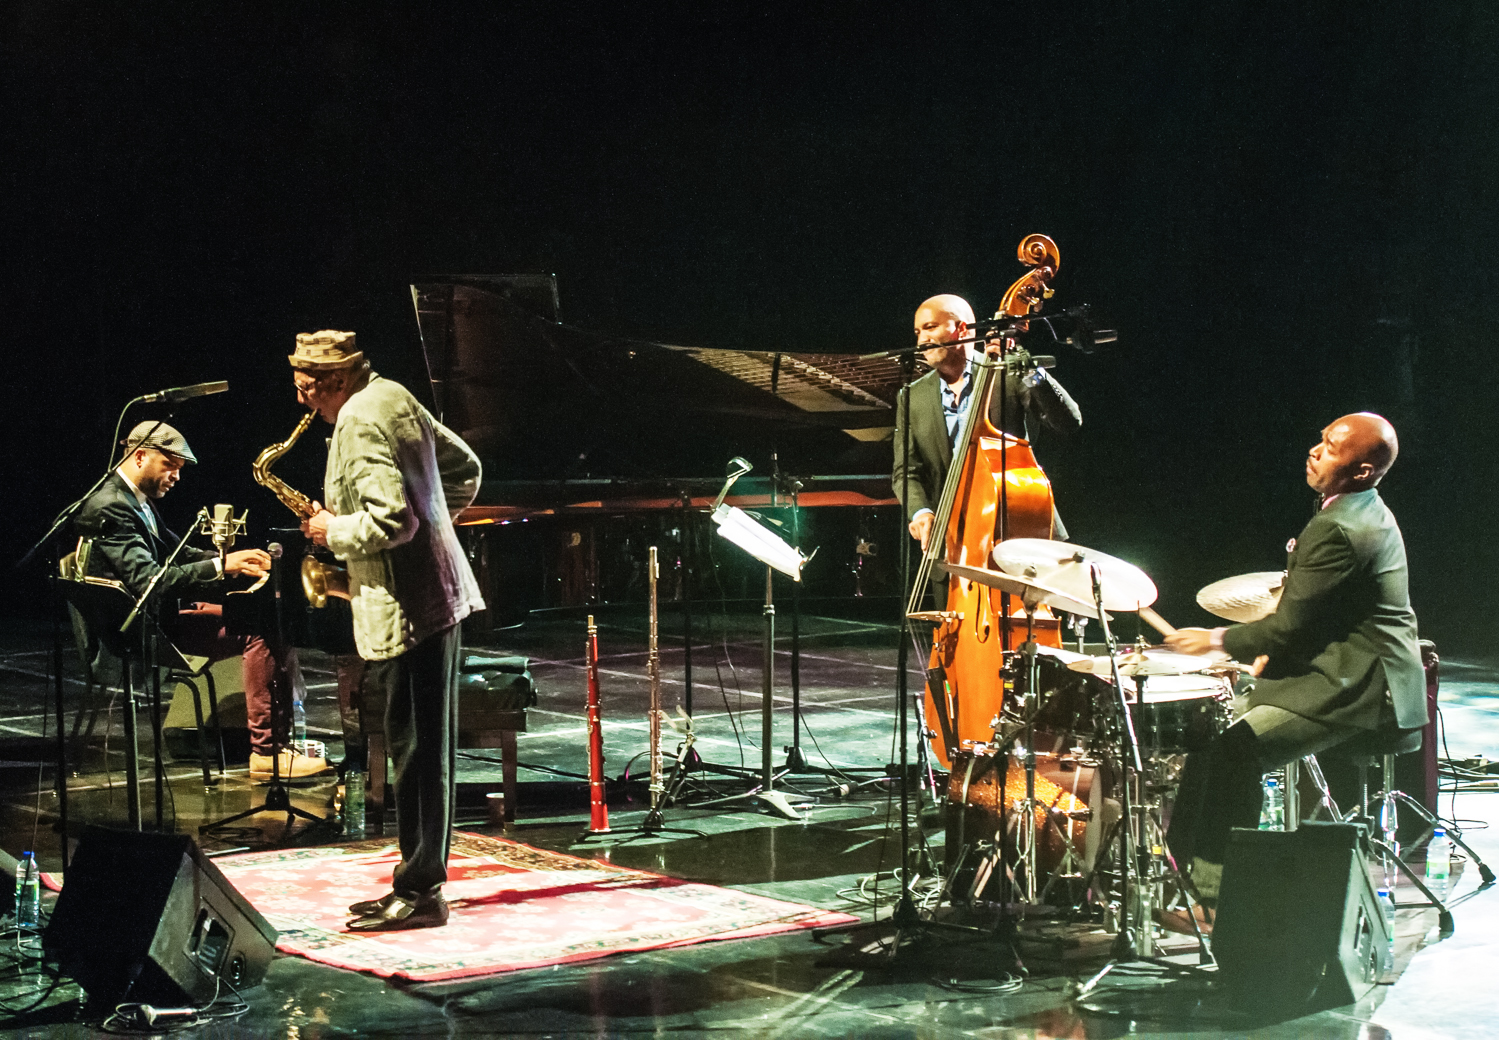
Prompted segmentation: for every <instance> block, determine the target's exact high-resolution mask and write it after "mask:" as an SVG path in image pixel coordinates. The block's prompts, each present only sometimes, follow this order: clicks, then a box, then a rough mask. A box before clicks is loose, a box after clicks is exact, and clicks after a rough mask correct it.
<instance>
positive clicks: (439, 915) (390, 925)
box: [345, 890, 448, 932]
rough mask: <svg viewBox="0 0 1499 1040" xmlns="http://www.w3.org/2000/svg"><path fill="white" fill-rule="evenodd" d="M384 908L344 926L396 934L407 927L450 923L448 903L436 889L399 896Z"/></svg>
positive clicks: (358, 929)
mask: <svg viewBox="0 0 1499 1040" xmlns="http://www.w3.org/2000/svg"><path fill="white" fill-rule="evenodd" d="M391 895H392V896H394V899H392V901H391V903H390V904H389V905H388V906H386V907H385V908H384V909H382V910H380V911H378V912H376V913H372V914H366V915H365V916H363V917H357V918H355V919H354V920H352V921H350V922H349V923H348V924H347V925H346V926H345V927H347V928H348V929H349V931H351V932H396V931H401V930H403V929H406V928H437V927H440V926H441V925H445V924H447V923H448V901H447V900H446V899H444V898H443V897H442V893H441V892H439V891H436V890H433V891H431V892H428V893H426V894H425V895H420V896H415V897H410V896H400V895H396V894H395V893H394V892H392V893H391Z"/></svg>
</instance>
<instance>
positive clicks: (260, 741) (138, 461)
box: [74, 422, 331, 781]
mask: <svg viewBox="0 0 1499 1040" xmlns="http://www.w3.org/2000/svg"><path fill="white" fill-rule="evenodd" d="M197 461H198V460H197V458H196V457H195V456H194V455H193V452H192V449H191V448H189V447H188V446H187V440H186V439H185V438H184V437H183V436H182V434H181V433H179V432H177V430H175V429H174V428H172V427H171V426H168V425H166V424H165V423H160V424H157V423H151V422H143V423H140V424H138V425H137V426H136V427H135V428H134V429H133V430H131V431H130V436H129V437H127V438H125V455H124V458H123V459H121V461H120V464H119V466H118V467H116V469H115V471H114V472H113V473H111V474H110V476H109V479H108V480H106V481H105V482H104V484H103V485H102V486H101V487H100V488H99V490H98V491H96V492H94V494H93V495H92V496H91V497H90V498H89V500H88V501H87V502H85V503H84V505H83V508H82V510H80V511H79V514H78V519H77V520H76V521H75V522H74V526H75V527H76V529H77V531H78V534H79V536H80V538H81V539H83V542H82V543H80V550H81V551H80V553H79V558H80V559H81V560H84V561H85V566H86V567H87V568H88V573H89V574H91V575H94V576H96V577H102V578H112V579H114V580H116V581H119V582H122V583H123V584H124V586H125V588H126V589H127V590H129V592H130V594H131V595H133V596H139V595H140V594H141V592H142V591H144V590H145V588H146V585H147V584H149V583H150V581H151V576H152V575H153V574H155V573H156V571H157V570H159V569H160V568H161V564H162V562H163V561H164V560H165V559H166V558H167V556H169V555H170V554H171V552H172V549H173V548H175V547H176V545H177V540H178V539H177V536H176V535H175V534H173V533H172V532H171V531H168V530H167V529H166V527H165V526H164V525H163V524H162V521H161V517H160V515H159V514H158V513H157V512H156V506H155V504H154V503H155V500H156V499H159V498H161V497H162V496H163V495H165V494H166V493H167V492H168V491H170V490H171V489H172V487H173V486H174V485H175V484H176V483H177V480H178V478H179V477H180V476H181V474H182V469H183V467H184V466H186V465H189V464H191V463H195V462H197ZM85 544H86V546H87V549H86V551H82V550H83V549H84V545H85ZM177 559H178V561H179V562H177V563H174V564H173V565H172V566H171V567H168V568H167V571H166V573H165V574H163V575H162V577H161V580H160V581H159V582H158V583H157V585H156V593H155V594H156V596H157V602H158V603H160V604H161V605H162V606H161V626H162V629H163V631H165V633H166V635H167V637H168V638H170V639H171V640H172V643H173V644H174V645H175V646H176V647H177V648H178V649H179V650H181V651H182V652H183V653H184V654H189V655H192V656H196V657H207V658H208V659H209V660H213V661H222V660H225V659H227V658H230V657H233V656H235V655H236V654H242V655H243V657H244V660H243V667H244V682H245V714H246V716H247V719H248V722H249V727H250V779H252V780H257V781H263V780H269V779H271V777H272V775H273V771H272V767H273V765H275V766H277V767H279V772H280V775H281V777H282V778H283V779H288V780H297V779H305V778H308V777H313V776H319V775H321V774H324V773H328V772H331V770H330V768H329V767H328V764H327V762H325V761H324V760H323V759H321V758H308V757H306V756H303V755H299V754H293V753H292V752H291V751H289V750H282V751H281V752H280V756H281V760H280V762H279V763H274V762H273V760H272V758H271V756H272V754H274V753H276V751H275V749H276V748H277V747H278V746H281V747H283V748H284V747H285V745H286V744H287V741H288V739H289V737H290V735H291V714H292V710H291V708H292V674H293V672H294V670H295V669H296V667H297V658H296V651H295V650H294V649H292V648H291V647H290V646H283V645H279V642H278V641H276V640H267V639H264V638H262V637H260V636H242V635H238V636H237V635H229V634H228V633H227V632H226V631H225V629H224V608H223V606H222V605H220V604H218V603H207V602H188V603H186V604H184V607H183V609H180V610H179V609H178V608H177V601H178V600H179V599H182V600H192V599H194V598H195V597H202V598H205V599H206V598H207V597H208V596H209V595H210V594H211V593H213V592H214V591H216V590H218V589H220V588H221V587H222V584H223V583H222V581H221V579H222V578H223V577H225V576H230V577H237V576H243V577H246V578H259V577H260V576H261V575H262V574H264V573H265V572H266V570H267V569H268V568H269V567H270V565H271V558H270V556H269V555H267V554H266V552H265V551H264V550H262V549H242V550H239V551H236V552H231V553H229V554H227V555H226V556H225V558H224V563H223V570H222V573H220V565H219V560H218V556H217V555H215V554H214V553H211V552H206V551H204V550H202V549H193V548H186V549H183V550H182V552H181V553H180V554H178V557H177Z"/></svg>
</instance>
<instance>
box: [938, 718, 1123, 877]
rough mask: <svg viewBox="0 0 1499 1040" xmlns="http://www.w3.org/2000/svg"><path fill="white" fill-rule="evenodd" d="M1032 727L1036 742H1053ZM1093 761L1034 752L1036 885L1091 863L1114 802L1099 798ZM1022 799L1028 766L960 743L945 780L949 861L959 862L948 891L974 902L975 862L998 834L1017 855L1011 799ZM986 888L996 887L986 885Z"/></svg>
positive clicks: (1008, 859) (1010, 857) (1007, 854)
mask: <svg viewBox="0 0 1499 1040" xmlns="http://www.w3.org/2000/svg"><path fill="white" fill-rule="evenodd" d="M1053 742H1054V741H1053V738H1052V737H1051V735H1049V734H1041V733H1038V734H1037V741H1036V744H1037V747H1046V746H1049V745H1050V744H1052V743H1053ZM1098 773H1099V771H1098V768H1097V766H1096V764H1094V763H1093V762H1091V761H1089V760H1087V759H1083V758H1078V757H1074V756H1073V755H1071V754H1063V755H1054V754H1046V753H1042V752H1038V753H1037V755H1036V802H1037V806H1036V809H1035V823H1036V879H1037V890H1038V891H1041V892H1043V893H1049V892H1054V891H1056V888H1055V886H1054V884H1053V883H1054V882H1056V881H1062V882H1079V883H1080V882H1081V881H1082V879H1084V878H1086V877H1087V876H1088V875H1089V874H1090V873H1091V871H1092V870H1093V864H1094V862H1095V861H1096V860H1097V858H1098V854H1099V847H1100V844H1101V842H1102V840H1103V839H1104V836H1105V832H1106V831H1107V830H1108V829H1109V826H1110V824H1111V823H1112V820H1113V819H1114V818H1116V817H1117V816H1118V809H1117V808H1111V806H1110V804H1109V803H1108V802H1106V800H1105V798H1104V785H1103V784H1101V783H1100V782H1099V775H1098ZM1024 801H1025V768H1024V765H1023V763H1022V762H1020V761H1019V760H1018V759H1016V758H1014V757H1013V756H1011V755H994V754H984V753H975V752H973V751H961V752H959V753H958V754H957V755H956V756H955V761H954V763H953V770H952V773H951V774H950V775H949V777H948V783H947V845H946V856H947V869H948V871H949V872H951V871H953V870H955V869H956V870H957V871H958V873H957V874H956V875H955V876H954V878H953V883H952V898H953V899H954V901H957V902H971V901H974V900H977V899H981V898H983V897H984V895H985V889H986V887H987V885H986V882H987V877H988V874H989V872H988V871H985V870H984V869H983V868H982V867H981V866H980V862H981V861H982V860H983V859H984V857H985V855H986V854H987V853H988V852H990V851H991V850H992V848H993V843H994V841H995V837H996V835H1002V836H1003V840H1002V842H1001V847H1002V849H1003V853H1004V862H1005V863H1007V864H1014V863H1015V862H1016V861H1017V858H1018V855H1019V848H1018V845H1017V832H1018V830H1019V822H1020V820H1019V816H1018V812H1017V811H1016V807H1017V806H1019V805H1021V804H1023V803H1024ZM1061 891H1062V892H1064V893H1066V899H1065V901H1067V902H1074V901H1076V898H1077V897H1078V896H1079V894H1080V891H1081V888H1080V884H1077V885H1074V884H1071V883H1068V884H1064V885H1063V886H1062V888H1061ZM990 895H991V896H992V895H994V893H993V892H990Z"/></svg>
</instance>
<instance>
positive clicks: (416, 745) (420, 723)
mask: <svg viewBox="0 0 1499 1040" xmlns="http://www.w3.org/2000/svg"><path fill="white" fill-rule="evenodd" d="M459 652H460V640H459V627H458V626H457V625H454V626H452V627H451V628H447V629H444V630H443V631H441V632H438V633H436V634H435V635H431V636H428V637H427V638H426V639H424V640H422V641H421V642H420V643H418V644H417V645H416V646H414V647H412V648H411V649H410V650H407V651H406V652H405V653H404V654H401V655H400V656H399V657H393V658H390V659H389V660H386V661H371V662H369V668H368V670H367V671H366V673H365V682H366V683H367V684H370V685H369V687H368V688H369V689H370V690H371V691H372V692H373V691H379V693H382V694H384V697H385V739H386V741H387V743H388V744H389V746H390V760H391V765H392V767H393V769H394V773H395V803H396V825H397V829H398V833H399V836H400V845H401V862H400V865H399V866H397V867H396V869H395V879H394V883H393V885H392V887H393V888H394V889H395V890H396V891H397V892H398V893H400V894H402V895H419V894H421V893H423V892H425V891H427V890H428V889H430V888H432V887H433V886H434V885H440V884H442V883H443V882H444V881H446V880H447V879H448V843H449V840H450V839H451V836H452V831H453V800H454V793H455V782H456V777H457V771H456V745H457V742H458V656H459Z"/></svg>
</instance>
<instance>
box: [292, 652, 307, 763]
mask: <svg viewBox="0 0 1499 1040" xmlns="http://www.w3.org/2000/svg"><path fill="white" fill-rule="evenodd" d="M291 746H292V747H294V748H296V749H297V754H299V755H305V754H306V753H307V685H306V683H305V682H304V681H303V679H302V670H301V669H300V668H298V669H297V670H296V671H295V672H294V673H293V675H292V684H291Z"/></svg>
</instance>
